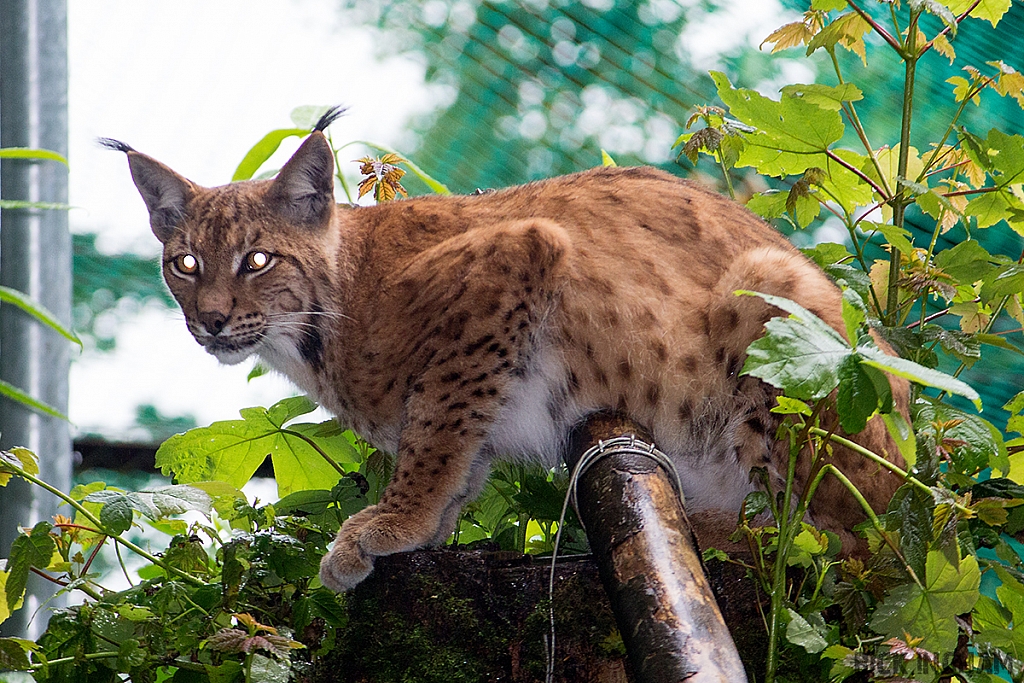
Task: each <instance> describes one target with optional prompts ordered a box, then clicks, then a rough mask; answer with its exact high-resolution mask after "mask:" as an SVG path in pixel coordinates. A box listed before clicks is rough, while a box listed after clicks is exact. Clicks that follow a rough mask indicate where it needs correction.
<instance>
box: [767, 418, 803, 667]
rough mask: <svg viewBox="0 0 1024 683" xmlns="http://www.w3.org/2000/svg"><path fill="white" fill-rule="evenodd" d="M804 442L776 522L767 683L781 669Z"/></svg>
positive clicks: (796, 446) (793, 457) (795, 450)
mask: <svg viewBox="0 0 1024 683" xmlns="http://www.w3.org/2000/svg"><path fill="white" fill-rule="evenodd" d="M803 441H804V439H802V438H801V439H797V440H795V441H794V442H793V443H792V444H791V445H790V448H789V466H788V468H787V470H786V488H785V492H784V493H783V495H782V501H781V502H780V506H779V514H778V516H777V517H776V520H775V521H776V523H777V524H778V526H779V537H778V545H777V546H776V549H775V566H774V572H773V576H772V602H771V612H770V613H769V616H768V661H767V662H766V664H765V674H764V680H765V683H775V672H776V670H777V669H778V667H779V653H778V649H779V629H780V627H781V625H782V624H781V622H782V608H783V603H784V602H785V599H786V557H787V555H788V553H789V537H790V536H791V535H792V533H791V528H792V526H793V524H792V523H791V522H796V523H798V524H799V520H797V519H790V504H791V503H792V497H793V480H794V478H795V475H796V461H797V458H798V457H800V450H801V448H800V445H801V444H802V443H803Z"/></svg>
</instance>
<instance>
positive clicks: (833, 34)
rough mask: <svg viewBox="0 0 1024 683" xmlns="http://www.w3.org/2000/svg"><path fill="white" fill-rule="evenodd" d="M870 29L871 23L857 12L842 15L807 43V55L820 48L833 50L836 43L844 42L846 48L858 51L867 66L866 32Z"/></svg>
mask: <svg viewBox="0 0 1024 683" xmlns="http://www.w3.org/2000/svg"><path fill="white" fill-rule="evenodd" d="M870 30H871V25H870V24H868V22H866V21H865V20H864V19H863V18H862V17H861V16H860V15H859V14H857V13H856V12H848V13H846V14H843V15H840V16H838V17H836V19H835V20H834V21H832V22H831V23H830V24H828V25H827V26H825V28H823V29H822V30H821V31H819V32H818V34H817V35H816V36H814V38H812V39H811V42H810V43H808V44H807V55H808V56H810V55H811V54H813V53H814V52H815V51H817V50H818V49H819V48H825V49H826V50H828V51H829V52H831V51H832V50H834V49H835V46H836V45H838V44H842V46H843V47H845V48H846V49H848V50H853V51H854V52H857V53H858V54H859V55H860V56H861V59H862V60H864V63H865V66H866V65H867V60H866V59H865V54H864V34H865V33H867V32H868V31H870Z"/></svg>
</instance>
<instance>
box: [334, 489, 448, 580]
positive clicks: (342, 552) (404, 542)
mask: <svg viewBox="0 0 1024 683" xmlns="http://www.w3.org/2000/svg"><path fill="white" fill-rule="evenodd" d="M434 526H436V525H430V524H424V522H423V520H422V519H419V518H415V517H410V516H409V515H399V514H395V513H378V512H377V509H376V508H375V507H368V508H366V509H365V510H363V511H362V512H360V513H358V514H356V515H354V516H353V517H351V518H350V519H349V520H348V521H346V522H345V524H344V525H342V527H341V531H339V532H338V538H337V540H335V542H334V548H333V549H332V550H331V551H330V552H329V553H327V554H326V555H324V559H323V560H322V561H321V562H320V581H321V582H322V583H323V584H324V585H325V586H327V587H328V588H330V589H332V590H335V591H338V592H339V593H340V592H343V591H347V590H351V589H352V588H354V587H355V586H356V585H357V584H358V583H359V582H360V581H362V580H363V579H365V578H366V577H367V576H369V574H370V572H371V571H373V559H374V558H375V557H379V556H381V555H392V554H394V553H400V552H403V551H406V550H415V549H416V548H419V547H422V546H424V545H427V544H428V543H430V541H431V540H432V539H433V537H434V536H435V535H436V529H435V528H434Z"/></svg>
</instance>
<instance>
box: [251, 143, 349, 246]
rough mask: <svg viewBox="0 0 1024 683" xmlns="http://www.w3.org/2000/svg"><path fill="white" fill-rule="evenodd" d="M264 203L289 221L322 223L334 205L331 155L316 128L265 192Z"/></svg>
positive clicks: (317, 224) (329, 149)
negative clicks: (265, 200) (265, 199)
mask: <svg viewBox="0 0 1024 683" xmlns="http://www.w3.org/2000/svg"><path fill="white" fill-rule="evenodd" d="M267 202H268V203H269V204H270V205H271V206H272V207H273V208H274V210H275V211H277V212H278V213H280V214H282V215H283V216H285V217H286V218H288V219H289V220H290V221H293V222H296V223H302V224H305V225H308V226H321V225H324V224H325V223H326V222H327V221H328V220H329V218H330V216H331V211H332V209H333V208H334V154H333V153H332V152H331V147H330V145H329V144H328V143H327V138H325V137H324V134H323V133H321V132H320V131H319V130H315V131H313V134H312V135H310V136H309V137H308V138H306V141H305V142H303V143H302V145H300V146H299V149H298V150H296V152H295V154H293V155H292V158H291V159H289V160H288V163H286V164H285V165H284V167H283V168H282V169H281V172H280V173H278V175H277V178H275V179H274V182H273V184H272V185H271V186H270V189H269V190H268V191H267Z"/></svg>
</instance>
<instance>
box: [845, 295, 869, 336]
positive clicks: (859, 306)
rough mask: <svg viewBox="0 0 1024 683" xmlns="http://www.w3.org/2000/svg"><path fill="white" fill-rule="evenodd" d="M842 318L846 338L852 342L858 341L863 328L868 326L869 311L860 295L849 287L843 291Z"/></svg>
mask: <svg viewBox="0 0 1024 683" xmlns="http://www.w3.org/2000/svg"><path fill="white" fill-rule="evenodd" d="M842 316H843V323H844V324H845V325H846V337H847V338H848V339H851V340H853V339H857V338H858V337H859V336H860V330H861V328H862V327H863V326H864V325H866V324H867V320H868V309H867V306H865V305H864V299H862V298H861V296H860V294H858V293H857V292H856V290H853V289H850V288H849V287H847V288H845V289H843V301H842Z"/></svg>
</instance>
